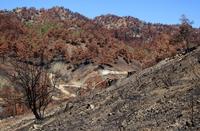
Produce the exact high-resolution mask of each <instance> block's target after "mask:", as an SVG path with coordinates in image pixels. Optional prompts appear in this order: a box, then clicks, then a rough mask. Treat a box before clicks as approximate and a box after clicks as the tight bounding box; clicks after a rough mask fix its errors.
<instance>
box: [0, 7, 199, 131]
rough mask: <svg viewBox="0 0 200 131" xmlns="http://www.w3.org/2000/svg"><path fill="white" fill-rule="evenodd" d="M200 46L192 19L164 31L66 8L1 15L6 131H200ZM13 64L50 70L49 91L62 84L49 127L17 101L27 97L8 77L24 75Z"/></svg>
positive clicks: (0, 109)
mask: <svg viewBox="0 0 200 131" xmlns="http://www.w3.org/2000/svg"><path fill="white" fill-rule="evenodd" d="M199 46H200V30H199V29H197V28H193V27H192V26H191V24H190V21H189V20H188V19H187V18H185V19H183V21H181V24H180V25H164V24H159V23H157V24H153V23H147V22H144V21H142V20H139V19H137V18H134V17H131V16H125V17H120V16H116V15H112V14H108V15H102V16H97V17H95V18H94V19H89V18H87V17H85V16H83V15H81V14H79V13H75V12H72V11H70V10H69V9H65V8H63V7H53V8H50V9H35V8H25V7H24V8H16V9H13V10H10V11H6V10H2V11H0V119H1V121H0V127H1V129H4V130H17V129H18V130H20V129H21V130H22V129H23V130H27V129H30V130H35V128H39V129H42V130H58V129H59V130H64V129H68V130H118V129H121V130H129V129H131V130H138V129H140V130H142V129H144V130H145V129H146V130H148V129H151V128H152V129H153V130H162V129H164V130H170V129H172V130H198V129H199V123H200V117H199V115H198V113H199V102H200V100H199V95H200V94H199V92H200V91H199V79H200V70H199V69H200V68H199V62H200V58H199V57H200V54H199V52H200V49H199ZM13 60H16V61H17V62H19V63H21V64H22V65H23V64H28V65H29V66H31V67H33V68H34V67H42V69H45V73H44V74H45V76H46V81H45V82H46V83H48V85H50V84H51V85H50V86H52V85H54V83H53V82H54V80H55V79H57V83H56V84H55V90H54V92H53V93H54V94H53V97H52V99H51V103H50V105H49V107H48V109H47V111H46V115H47V116H48V117H47V118H46V119H44V120H43V121H35V120H34V119H33V116H32V115H31V114H30V110H28V109H27V105H26V104H27V103H25V102H21V101H20V102H21V103H17V102H16V101H15V99H16V98H20V97H21V95H22V94H23V92H22V90H21V89H20V86H21V85H20V84H18V83H17V84H15V81H12V80H11V79H10V76H9V73H11V74H14V76H16V74H17V72H16V71H15V67H12V64H13V63H14V62H13ZM19 63H17V64H16V66H20V64H19ZM27 68H28V66H27ZM27 68H23V67H22V71H26V69H27ZM31 71H32V70H31ZM36 72H37V71H36ZM26 73H27V72H26ZM26 73H25V76H27V77H30V76H31V77H32V76H34V75H33V74H34V71H33V74H31V75H29V73H27V74H28V75H27V74H26ZM19 74H20V73H19ZM41 74H42V73H41ZM20 75H21V74H20ZM31 77H30V78H31ZM25 78H26V77H25ZM26 82H27V83H28V84H27V83H26ZM25 83H26V85H28V86H27V87H29V84H30V83H31V85H34V82H30V80H27V81H25ZM38 83H39V82H38ZM36 84H37V82H36ZM41 85H43V83H41ZM30 87H31V86H30ZM32 90H33V89H32ZM37 93H38V92H36V94H37ZM191 94H193V95H191ZM19 96H20V97H19ZM191 99H192V100H191ZM20 100H21V99H20ZM65 103H67V107H66V109H64V108H65ZM63 105H64V107H63ZM64 110H65V111H64ZM63 111H64V112H63ZM18 115H19V116H18ZM13 116H16V118H12V117H13ZM9 117H11V118H9ZM153 127H154V128H153ZM33 128H34V129H33Z"/></svg>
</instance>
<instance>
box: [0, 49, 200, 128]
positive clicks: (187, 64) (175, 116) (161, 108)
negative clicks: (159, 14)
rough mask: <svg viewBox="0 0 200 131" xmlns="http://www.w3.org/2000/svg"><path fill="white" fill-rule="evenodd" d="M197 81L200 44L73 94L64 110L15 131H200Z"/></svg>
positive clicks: (199, 64) (199, 96)
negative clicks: (105, 85) (113, 81)
mask: <svg viewBox="0 0 200 131" xmlns="http://www.w3.org/2000/svg"><path fill="white" fill-rule="evenodd" d="M199 80H200V48H198V49H197V50H195V51H194V52H192V53H189V54H186V55H184V56H177V57H175V58H174V59H171V60H170V59H168V60H165V61H162V62H160V63H158V64H157V65H156V66H154V67H151V68H147V69H145V70H143V71H141V72H139V73H137V74H134V75H132V76H130V77H129V78H126V79H123V80H121V81H118V83H116V85H114V86H111V87H109V88H107V89H105V90H104V91H101V92H99V91H97V90H94V92H92V93H90V94H88V95H86V96H84V97H80V98H75V99H74V100H71V101H69V102H68V104H67V106H66V109H65V111H64V109H63V110H60V111H59V112H57V113H55V114H54V115H53V116H52V117H48V118H46V119H45V120H44V121H42V122H35V124H33V123H32V124H29V125H27V126H25V127H23V128H20V127H18V130H28V129H29V130H70V131H71V130H75V131H78V130H114V131H116V130H200V115H199V113H200V82H199ZM192 94H193V95H192ZM14 127H17V125H15V126H13V128H12V127H10V129H11V130H14V129H16V128H14ZM2 130H3V129H2Z"/></svg>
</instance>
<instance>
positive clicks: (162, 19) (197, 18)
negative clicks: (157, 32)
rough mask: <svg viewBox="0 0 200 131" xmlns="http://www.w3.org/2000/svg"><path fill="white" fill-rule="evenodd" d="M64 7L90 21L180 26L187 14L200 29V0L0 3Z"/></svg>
mask: <svg viewBox="0 0 200 131" xmlns="http://www.w3.org/2000/svg"><path fill="white" fill-rule="evenodd" d="M53 6H63V7H65V8H68V9H70V10H72V11H74V12H78V13H80V14H83V15H85V16H87V17H89V18H94V17H95V16H99V15H103V14H104V15H105V14H115V15H119V16H133V17H136V18H139V19H141V20H144V21H146V22H152V23H163V24H178V23H180V20H179V19H180V16H181V15H182V14H185V15H186V16H187V18H189V19H190V20H191V21H193V22H194V24H193V26H194V27H197V28H199V27H200V0H0V9H1V10H3V9H7V10H11V9H13V8H16V7H35V8H37V9H39V8H51V7H53Z"/></svg>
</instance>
